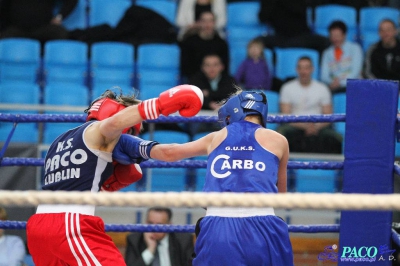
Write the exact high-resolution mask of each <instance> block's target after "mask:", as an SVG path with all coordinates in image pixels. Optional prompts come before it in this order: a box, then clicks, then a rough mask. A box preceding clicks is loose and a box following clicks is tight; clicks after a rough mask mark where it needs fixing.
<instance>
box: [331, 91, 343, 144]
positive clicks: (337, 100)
mask: <svg viewBox="0 0 400 266" xmlns="http://www.w3.org/2000/svg"><path fill="white" fill-rule="evenodd" d="M332 107H333V113H334V114H346V93H344V92H342V93H336V94H334V95H333V97H332ZM333 127H334V129H335V130H336V131H337V132H339V133H340V134H341V135H342V136H343V137H344V134H345V122H335V123H333Z"/></svg>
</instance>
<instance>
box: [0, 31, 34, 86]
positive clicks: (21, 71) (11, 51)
mask: <svg viewBox="0 0 400 266" xmlns="http://www.w3.org/2000/svg"><path fill="white" fill-rule="evenodd" d="M1 43H2V44H1V46H2V49H1V55H0V58H1V61H0V80H1V82H5V81H25V82H30V83H35V82H36V81H37V78H38V73H39V67H40V42H39V41H37V40H32V39H25V38H7V39H3V40H2V41H1Z"/></svg>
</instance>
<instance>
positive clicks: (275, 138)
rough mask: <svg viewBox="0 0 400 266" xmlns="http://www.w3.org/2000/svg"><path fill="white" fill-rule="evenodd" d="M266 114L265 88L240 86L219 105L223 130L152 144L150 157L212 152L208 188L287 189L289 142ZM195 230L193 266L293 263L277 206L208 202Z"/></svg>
mask: <svg viewBox="0 0 400 266" xmlns="http://www.w3.org/2000/svg"><path fill="white" fill-rule="evenodd" d="M267 114H268V105H267V98H266V96H265V94H264V93H262V92H256V91H241V90H239V91H238V92H237V94H235V95H233V96H231V97H230V98H229V99H228V100H227V101H226V102H225V104H224V105H222V107H221V108H220V109H219V112H218V117H219V120H220V122H221V124H222V126H223V128H222V129H221V130H219V131H216V132H211V133H209V134H208V135H206V136H204V137H203V138H200V139H198V140H195V141H192V142H188V143H184V144H159V145H155V146H152V148H151V151H150V157H151V158H153V159H156V160H161V161H177V160H182V159H186V158H191V157H195V156H201V155H208V160H207V173H206V177H205V183H204V187H203V191H205V192H239V193H278V192H281V193H284V192H286V190H287V189H286V184H287V171H286V169H287V162H288V158H289V146H288V143H287V140H286V138H285V137H284V136H283V135H281V134H279V133H278V132H276V131H273V130H270V129H267V128H265V125H266V122H267ZM196 235H197V239H196V245H195V254H196V257H195V258H194V260H193V265H194V266H198V265H219V266H230V265H265V266H267V265H270V266H276V265H285V266H293V254H292V246H291V243H290V239H289V232H288V227H287V225H286V223H285V222H284V221H283V220H282V219H281V218H279V217H277V216H275V212H274V209H273V208H227V207H222V208H219V207H207V213H206V216H205V217H204V218H202V219H201V220H199V222H198V223H197V226H196ZM228 254H229V255H228Z"/></svg>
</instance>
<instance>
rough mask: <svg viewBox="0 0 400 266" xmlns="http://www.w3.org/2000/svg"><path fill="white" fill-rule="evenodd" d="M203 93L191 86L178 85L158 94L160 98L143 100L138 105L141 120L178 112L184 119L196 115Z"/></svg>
mask: <svg viewBox="0 0 400 266" xmlns="http://www.w3.org/2000/svg"><path fill="white" fill-rule="evenodd" d="M203 98H204V97H203V92H202V91H201V90H200V89H199V88H198V87H196V86H193V85H179V86H176V87H173V88H171V89H169V90H167V91H164V92H162V93H161V94H160V97H158V98H153V99H149V100H145V101H143V102H141V103H140V104H139V105H138V108H139V113H140V116H141V117H142V118H143V119H145V120H146V119H156V118H158V117H159V116H160V114H163V115H165V116H167V115H170V114H172V113H175V112H176V111H179V114H181V115H182V116H185V117H191V116H194V115H196V114H197V113H198V112H199V111H200V109H201V106H202V105H203Z"/></svg>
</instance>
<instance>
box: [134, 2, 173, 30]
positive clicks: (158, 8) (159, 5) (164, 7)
mask: <svg viewBox="0 0 400 266" xmlns="http://www.w3.org/2000/svg"><path fill="white" fill-rule="evenodd" d="M136 5H138V6H142V7H146V8H148V9H151V10H153V11H155V12H157V13H159V14H160V15H162V16H163V17H164V18H166V19H167V20H168V21H169V22H170V23H171V24H172V25H175V17H176V11H177V2H176V1H165V0H136Z"/></svg>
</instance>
